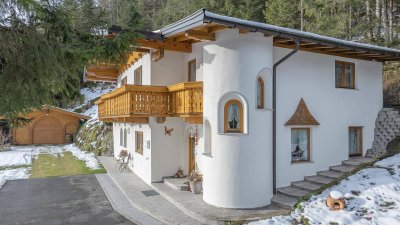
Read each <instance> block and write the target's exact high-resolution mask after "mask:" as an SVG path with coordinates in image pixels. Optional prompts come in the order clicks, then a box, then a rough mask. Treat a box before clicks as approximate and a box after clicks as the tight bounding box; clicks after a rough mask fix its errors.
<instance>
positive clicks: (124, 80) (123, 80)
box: [121, 77, 128, 86]
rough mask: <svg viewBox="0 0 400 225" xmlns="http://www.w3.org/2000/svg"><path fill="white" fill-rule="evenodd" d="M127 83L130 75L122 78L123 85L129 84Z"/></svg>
mask: <svg viewBox="0 0 400 225" xmlns="http://www.w3.org/2000/svg"><path fill="white" fill-rule="evenodd" d="M127 83H128V77H124V78H122V80H121V86H124V85H125V84H127Z"/></svg>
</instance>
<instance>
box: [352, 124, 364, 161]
mask: <svg viewBox="0 0 400 225" xmlns="http://www.w3.org/2000/svg"><path fill="white" fill-rule="evenodd" d="M361 155H362V127H349V156H361Z"/></svg>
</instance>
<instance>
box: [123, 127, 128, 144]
mask: <svg viewBox="0 0 400 225" xmlns="http://www.w3.org/2000/svg"><path fill="white" fill-rule="evenodd" d="M127 141H128V140H127V134H126V128H125V129H124V147H125V148H126V147H127V146H128V145H127Z"/></svg>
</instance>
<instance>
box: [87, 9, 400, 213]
mask: <svg viewBox="0 0 400 225" xmlns="http://www.w3.org/2000/svg"><path fill="white" fill-rule="evenodd" d="M142 34H143V38H141V39H139V40H138V41H137V44H138V46H139V47H138V48H137V50H136V52H134V53H133V54H132V55H131V56H130V58H129V60H128V64H127V66H125V67H120V68H119V69H118V70H117V69H116V70H115V71H112V72H110V71H108V73H109V74H108V75H107V80H108V81H110V80H112V81H116V82H117V83H118V88H117V89H116V90H115V91H113V92H111V93H109V94H106V95H103V96H102V97H101V98H100V99H99V100H98V101H97V104H98V106H99V118H100V120H102V121H106V122H112V123H113V132H114V149H115V152H114V154H115V156H117V155H118V154H119V152H120V151H121V150H124V149H126V150H128V152H129V153H130V155H131V160H130V163H129V166H130V168H131V169H132V171H133V172H134V173H135V174H137V175H138V176H139V177H140V178H141V179H143V180H144V181H145V182H147V183H152V182H159V181H162V180H163V177H167V176H173V175H174V174H175V173H176V172H177V170H178V169H179V168H181V169H182V170H183V171H184V174H189V173H190V172H191V171H193V170H198V171H200V172H201V173H202V174H203V200H204V201H205V202H207V203H209V204H211V205H214V206H218V207H226V208H256V207H262V206H265V205H268V204H270V203H271V202H273V201H274V198H279V197H281V198H285V196H284V195H283V194H282V192H284V190H285V189H282V187H286V186H288V185H290V184H291V183H293V182H296V181H300V180H303V179H304V177H310V176H311V177H312V176H315V175H316V172H317V171H321V170H327V169H328V168H329V167H330V166H333V165H338V164H340V163H341V162H342V161H343V160H346V159H349V157H354V156H363V155H365V153H366V150H367V149H369V148H371V145H372V142H373V138H374V123H375V119H376V118H377V115H378V112H379V111H380V110H381V109H382V107H383V100H382V99H383V97H382V64H383V63H384V62H385V61H398V60H400V51H398V50H394V49H389V48H383V47H378V46H372V45H367V44H361V43H356V42H351V41H344V40H339V39H335V38H330V37H326V36H322V35H317V34H313V33H308V32H301V31H298V30H293V29H288V28H282V27H277V26H272V25H269V24H264V23H257V22H251V21H246V20H241V19H237V18H232V17H227V16H222V15H218V14H215V13H211V12H208V11H206V10H203V9H202V10H199V11H197V12H196V13H194V14H192V15H190V16H188V17H186V18H183V19H182V20H179V21H177V22H175V23H173V24H171V25H168V26H166V27H164V28H162V29H160V30H157V31H154V32H144V31H143V32H142ZM89 69H90V68H89ZM106 72H107V71H106ZM92 77H93V78H94V80H101V75H100V76H97V77H96V75H95V74H92ZM89 80H90V79H89ZM326 179H328V177H326ZM304 185H307V183H305V184H304ZM308 185H309V186H313V185H314V186H315V183H313V182H311V181H310V182H309V183H308ZM292 189H294V191H295V192H296V189H295V188H292ZM297 191H298V193H301V189H300V188H299V189H298V190H297ZM274 194H275V196H274ZM286 200H287V201H290V200H291V199H290V198H289V197H286Z"/></svg>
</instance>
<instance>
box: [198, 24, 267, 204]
mask: <svg viewBox="0 0 400 225" xmlns="http://www.w3.org/2000/svg"><path fill="white" fill-rule="evenodd" d="M216 38H217V39H216V42H213V43H208V44H206V45H205V46H204V50H203V80H204V117H205V118H207V119H208V120H209V121H210V125H211V129H212V130H213V133H212V137H211V139H212V143H211V145H212V149H214V150H213V151H212V156H211V157H209V156H203V158H204V161H205V163H204V169H203V170H204V182H203V199H204V201H206V202H207V203H210V204H212V205H216V206H220V207H227V208H254V207H260V206H264V205H267V204H269V203H270V200H271V197H272V184H271V182H272V174H271V169H272V157H271V156H272V148H271V129H270V125H271V112H270V111H268V110H256V102H255V99H256V96H255V94H256V93H255V91H254V90H255V82H256V79H257V75H258V74H260V72H261V71H263V69H264V70H265V68H272V61H273V58H272V39H271V38H265V37H264V36H263V35H262V34H258V33H249V34H246V35H239V33H238V31H237V30H226V31H222V32H218V33H217V34H216ZM266 82H267V81H266ZM266 85H268V84H266ZM227 93H228V94H227ZM267 93H268V92H267ZM235 95H236V96H237V97H234V96H235ZM266 97H267V99H269V98H268V96H266ZM229 98H237V99H238V100H240V101H242V102H243V103H244V108H245V110H246V109H247V113H245V114H247V115H248V116H247V118H246V119H247V126H246V124H245V126H246V127H247V129H245V132H246V134H224V133H222V131H223V128H222V130H221V127H220V126H221V125H219V120H218V118H219V117H221V114H223V106H224V103H225V102H226V100H227V99H229ZM245 123H246V122H245Z"/></svg>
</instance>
